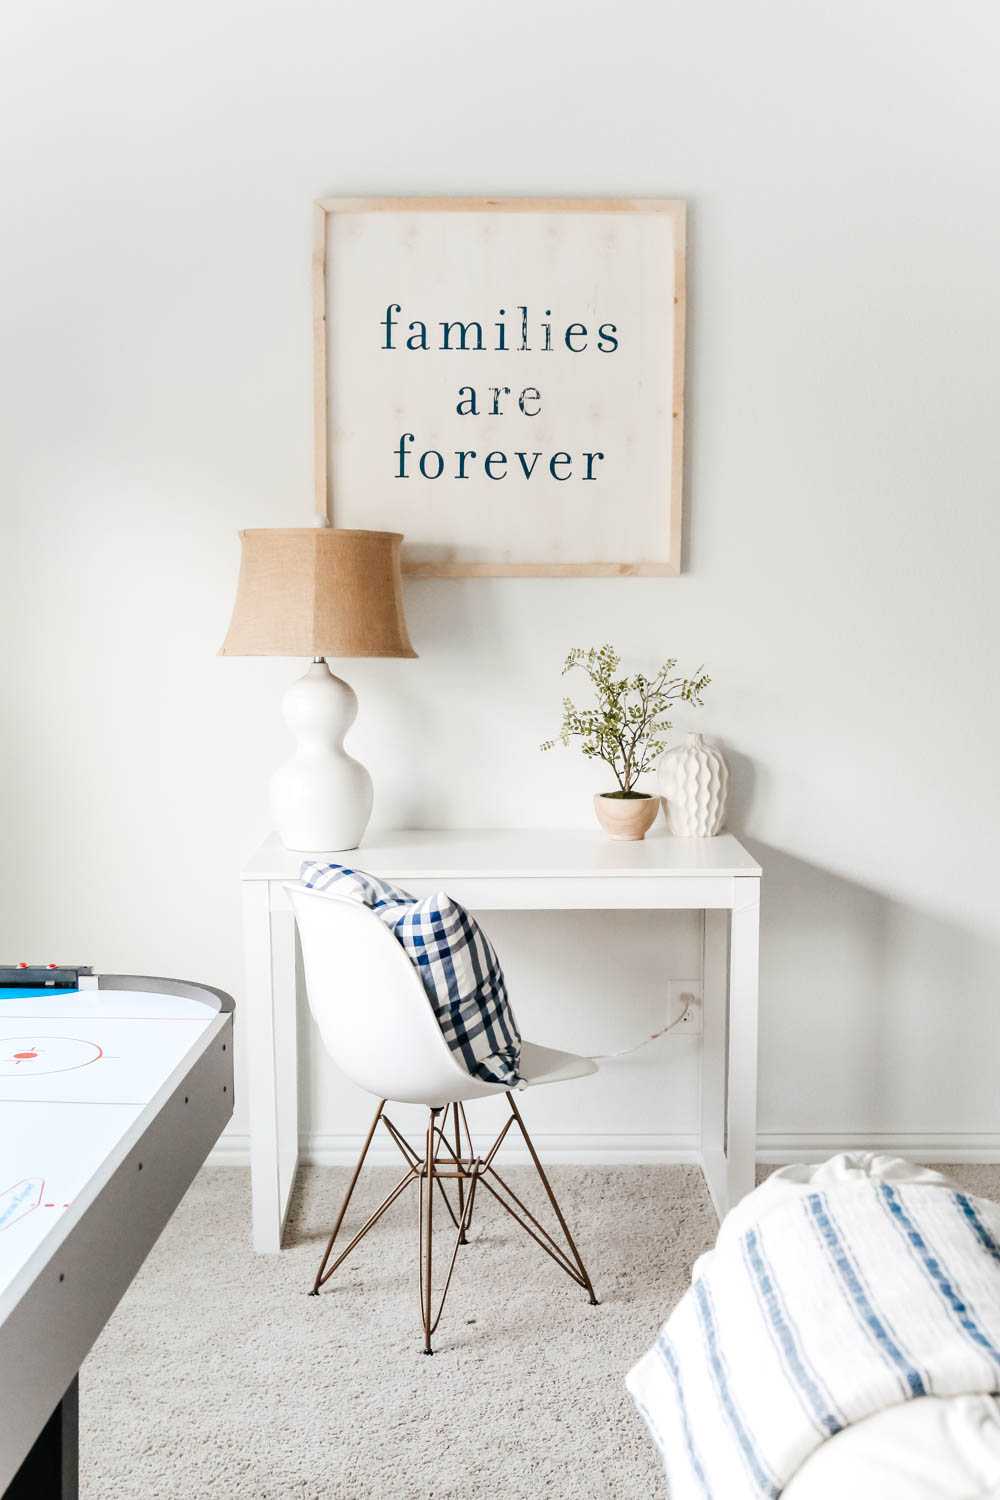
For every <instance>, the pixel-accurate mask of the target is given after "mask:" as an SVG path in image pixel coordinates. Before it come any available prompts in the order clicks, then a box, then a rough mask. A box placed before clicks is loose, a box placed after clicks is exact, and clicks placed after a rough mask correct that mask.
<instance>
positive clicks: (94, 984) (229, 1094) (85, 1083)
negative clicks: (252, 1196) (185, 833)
mask: <svg viewBox="0 0 1000 1500" xmlns="http://www.w3.org/2000/svg"><path fill="white" fill-rule="evenodd" d="M33 980H35V981H37V982H35V983H32V981H33ZM232 1023H233V1002H232V1000H231V999H230V997H229V996H228V995H226V994H224V993H223V992H222V991H221V990H216V989H213V988H211V987H210V986H207V985H200V984H191V983H188V982H186V981H183V980H174V979H149V978H146V977H142V976H138V975H121V974H100V975H96V974H92V973H90V971H89V970H84V969H72V970H66V969H58V970H55V971H53V970H47V971H46V970H24V969H23V968H22V969H20V970H12V969H4V968H0V1413H2V1414H3V1419H2V1421H0V1495H6V1496H8V1497H10V1500H15V1497H16V1500H19V1497H20V1496H21V1495H25V1496H31V1497H32V1500H49V1497H50V1496H51V1497H52V1500H71V1497H73V1496H75V1493H76V1479H75V1467H76V1453H75V1407H76V1376H77V1372H78V1370H79V1368H80V1365H81V1363H82V1362H83V1359H84V1357H85V1356H86V1354H87V1352H88V1350H89V1349H90V1347H91V1345H92V1344H93V1342H94V1340H95V1339H96V1338H97V1336H98V1334H99V1333H100V1331H101V1329H102V1328H103V1327H104V1324H105V1323H106V1322H107V1320H108V1318H109V1317H110V1315H111V1313H112V1312H113V1310H114V1308H115V1306H116V1305H117V1303H118V1301H119V1299H120V1298H121V1296H122V1295H123V1293H124V1292H125V1290H126V1289H127V1287H128V1285H129V1283H130V1282H131V1280H132V1278H133V1276H134V1275H135V1273H136V1271H137V1270H138V1269H139V1267H140V1265H141V1264H142V1262H143V1260H144V1259H145V1257H146V1255H147V1254H148V1252H149V1250H150V1249H151V1248H152V1245H153V1243H154V1242H155V1240H156V1239H157V1237H158V1235H159V1234H160V1231H161V1230H162V1229H163V1227H164V1225H165V1224H166V1222H167V1220H168V1219H169V1217H170V1215H171V1214H172V1213H173V1211H174V1209H175V1208H176V1206H177V1204H178V1202H179V1201H180V1199H181V1197H182V1196H183V1194H184V1192H185V1191H186V1189H187V1188H188V1186H189V1185H190V1183H191V1181H192V1179H193V1177H194V1175H195V1173H196V1172H197V1171H198V1168H199V1167H200V1166H201V1165H202V1163H203V1162H204V1160H205V1157H206V1156H207V1154H208V1152H209V1151H210V1150H211V1148H212V1146H213V1145H214V1144H215V1141H216V1140H217V1139H218V1137H219V1134H220V1133H221V1131H222V1129H223V1126H224V1125H225V1124H226V1122H227V1120H228V1119H229V1118H230V1116H231V1114H232V1108H233V1048H232Z"/></svg>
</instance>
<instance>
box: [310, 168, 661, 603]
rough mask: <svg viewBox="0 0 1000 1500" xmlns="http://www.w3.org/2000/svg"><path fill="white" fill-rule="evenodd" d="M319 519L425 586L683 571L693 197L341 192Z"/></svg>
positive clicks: (320, 258) (330, 254) (334, 232)
mask: <svg viewBox="0 0 1000 1500" xmlns="http://www.w3.org/2000/svg"><path fill="white" fill-rule="evenodd" d="M313 298H314V324H315V360H316V364H315V378H316V508H317V511H318V512H319V513H320V514H322V515H329V516H330V518H331V519H332V521H333V524H334V525H335V526H347V527H360V528H367V529H376V530H388V531H401V532H403V534H404V536H405V537H406V541H405V543H404V545H403V569H404V572H406V573H409V574H416V575H422V576H424V577H438V578H440V577H469V576H507V577H543V578H544V577H605V576H615V575H628V574H633V575H637V576H646V577H648V576H669V575H672V574H675V573H678V572H679V571H680V548H681V470H682V459H681V446H682V432H683V420H684V205H683V203H678V202H670V201H666V200H663V201H661V200H657V199H644V198H634V199H633V198H623V199H587V198H565V199H559V198H539V199H534V198H506V199H505V198H499V199H495V198H473V199H465V198H326V199H321V200H320V201H319V202H318V203H317V204H316V225H315V246H314V266H313Z"/></svg>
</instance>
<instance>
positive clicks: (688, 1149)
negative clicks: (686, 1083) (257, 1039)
mask: <svg viewBox="0 0 1000 1500" xmlns="http://www.w3.org/2000/svg"><path fill="white" fill-rule="evenodd" d="M532 1139H533V1140H534V1142H535V1146H536V1147H537V1149H538V1154H539V1156H540V1157H541V1158H542V1160H543V1161H544V1162H552V1163H559V1162H564V1163H567V1164H573V1165H579V1166H602V1167H605V1166H666V1165H674V1164H678V1163H680V1164H685V1163H692V1162H697V1161H698V1138H697V1136H696V1135H693V1134H692V1135H682V1134H674V1135H666V1134H648V1135H613V1134H608V1133H606V1132H605V1133H604V1134H601V1135H596V1134H587V1133H585V1132H582V1131H580V1132H577V1131H574V1132H571V1133H569V1134H555V1133H549V1134H546V1133H544V1132H532ZM363 1140H364V1136H363V1135H360V1134H358V1135H330V1134H321V1133H316V1132H313V1133H309V1134H304V1135H303V1136H302V1137H301V1140H300V1143H299V1150H300V1154H301V1160H302V1161H303V1162H305V1163H308V1164H309V1165H312V1166H319V1167H347V1166H353V1165H354V1163H355V1162H356V1161H357V1159H358V1154H359V1153H360V1151H361V1145H362V1142H363ZM483 1144H484V1146H485V1144H486V1139H485V1137H484V1138H483ZM838 1151H880V1152H884V1153H886V1154H887V1155H891V1156H905V1157H909V1158H910V1159H911V1160H914V1161H921V1162H1000V1134H997V1133H987V1134H974V1133H971V1132H962V1131H958V1132H955V1133H948V1134H936V1135H935V1134H930V1133H920V1132H914V1133H906V1132H902V1133H894V1134H881V1135H880V1134H874V1135H861V1134H858V1133H856V1132H851V1131H848V1132H846V1133H845V1134H843V1135H831V1134H828V1133H823V1134H819V1133H816V1134H801V1135H779V1134H772V1135H766V1134H764V1135H760V1136H758V1138H757V1160H758V1161H761V1162H767V1163H769V1164H770V1163H776V1164H780V1163H783V1162H793V1161H807V1162H808V1161H825V1160H826V1158H827V1157H828V1156H833V1155H834V1154H835V1153H836V1152H838ZM208 1160H209V1165H210V1166H216V1167H246V1166H249V1164H250V1137H249V1135H247V1134H246V1133H238V1132H235V1131H233V1132H230V1131H226V1132H225V1133H224V1134H223V1135H222V1136H221V1138H220V1140H219V1142H218V1144H217V1145H216V1147H215V1149H214V1151H213V1152H212V1154H211V1156H210V1157H209V1159H208ZM504 1160H505V1161H508V1162H521V1161H527V1160H528V1155H527V1152H526V1151H524V1149H523V1148H522V1149H520V1150H518V1149H517V1148H516V1147H511V1149H510V1150H509V1151H508V1150H504ZM369 1161H370V1162H371V1163H372V1165H373V1166H390V1165H391V1166H395V1165H396V1164H397V1162H398V1161H399V1154H398V1152H397V1150H396V1148H395V1147H394V1146H393V1145H392V1143H391V1142H390V1141H385V1142H383V1143H381V1144H379V1145H376V1144H374V1143H373V1145H372V1149H371V1152H370V1154H369Z"/></svg>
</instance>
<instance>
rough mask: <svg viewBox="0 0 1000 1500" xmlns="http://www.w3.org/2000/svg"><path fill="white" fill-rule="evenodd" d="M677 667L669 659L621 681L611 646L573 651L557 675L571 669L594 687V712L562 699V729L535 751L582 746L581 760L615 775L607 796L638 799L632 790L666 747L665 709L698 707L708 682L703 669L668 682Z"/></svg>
mask: <svg viewBox="0 0 1000 1500" xmlns="http://www.w3.org/2000/svg"><path fill="white" fill-rule="evenodd" d="M676 666H677V662H676V660H675V659H674V658H673V657H671V658H670V660H669V661H666V662H664V664H663V666H662V667H661V668H660V670H659V671H658V672H657V673H656V675H655V676H653V677H646V676H644V674H643V673H642V672H636V673H635V675H634V676H633V677H622V676H620V675H619V669H620V667H621V657H620V656H619V655H618V652H617V651H616V650H615V649H614V647H613V646H601V647H600V648H598V647H596V646H592V647H591V648H590V650H589V651H582V650H581V649H580V648H579V647H577V646H575V647H574V648H573V650H572V651H571V652H570V653H569V655H568V656H567V658H566V663H565V665H564V667H563V670H562V675H563V676H564V677H565V675H566V673H567V672H571V671H572V670H573V669H574V667H579V668H581V669H582V670H583V671H584V672H586V674H587V676H588V677H589V678H590V680H591V682H592V683H593V685H594V691H595V692H596V694H597V704H596V706H595V707H593V708H577V706H576V704H575V703H573V702H572V701H571V700H570V699H569V698H564V699H563V705H562V706H563V721H562V728H561V729H560V731H559V733H558V734H557V735H556V737H555V739H551V740H546V741H545V742H544V744H542V745H540V746H539V749H541V750H551V749H553V747H554V746H556V745H564V746H566V747H568V746H569V742H570V740H571V739H578V740H582V741H583V744H582V745H581V747H580V748H581V749H582V751H583V753H584V755H586V756H588V757H589V758H590V759H591V760H603V761H604V763H605V765H608V766H610V767H611V769H612V771H613V772H614V773H615V780H616V781H617V782H618V787H619V790H618V791H617V792H608V793H606V794H605V795H606V796H609V797H641V796H643V795H644V794H643V793H642V792H637V791H634V790H633V788H634V787H635V783H636V782H637V781H638V779H639V777H640V776H641V775H642V774H643V772H644V771H648V770H650V769H651V768H652V765H653V762H654V760H655V759H656V757H657V756H658V755H659V753H660V751H661V750H663V749H664V748H665V746H666V743H667V742H666V740H665V739H664V737H663V736H664V734H665V732H666V731H667V730H668V729H671V728H672V727H673V726H672V724H671V722H670V720H669V719H668V718H667V717H666V715H667V711H668V709H669V706H670V704H672V703H692V704H694V705H695V706H696V707H700V706H701V702H702V697H701V695H702V693H703V692H704V690H705V688H707V687H708V684H709V683H710V682H711V680H712V679H711V678H710V677H707V676H706V675H705V672H704V669H703V668H702V667H699V668H698V670H697V672H696V673H695V674H694V676H693V677H672V676H671V675H670V674H671V673H672V672H673V670H674V668H675V667H676Z"/></svg>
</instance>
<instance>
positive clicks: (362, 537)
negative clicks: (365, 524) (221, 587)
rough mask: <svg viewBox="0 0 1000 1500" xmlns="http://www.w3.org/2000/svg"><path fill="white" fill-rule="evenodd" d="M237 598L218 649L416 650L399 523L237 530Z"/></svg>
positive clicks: (248, 652) (241, 652) (286, 652)
mask: <svg viewBox="0 0 1000 1500" xmlns="http://www.w3.org/2000/svg"><path fill="white" fill-rule="evenodd" d="M240 538H241V540H242V542H243V555H242V560H241V562H240V578H239V584H238V585H237V590H236V604H235V606H234V608H233V618H232V620H231V621H230V624H229V631H228V633H227V635H226V639H225V640H224V641H223V643H222V648H221V650H220V652H219V655H220V656H341V657H343V656H416V654H417V653H416V652H415V651H414V649H413V647H412V646H411V645H410V637H409V636H408V635H407V632H406V620H405V618H404V615H403V593H402V586H401V581H400V572H399V544H400V542H401V541H402V540H403V538H402V536H401V535H400V534H399V532H397V531H338V530H334V529H333V528H329V529H327V528H320V527H298V528H287V529H285V528H282V529H280V530H278V529H274V530H252V531H241V532H240Z"/></svg>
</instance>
